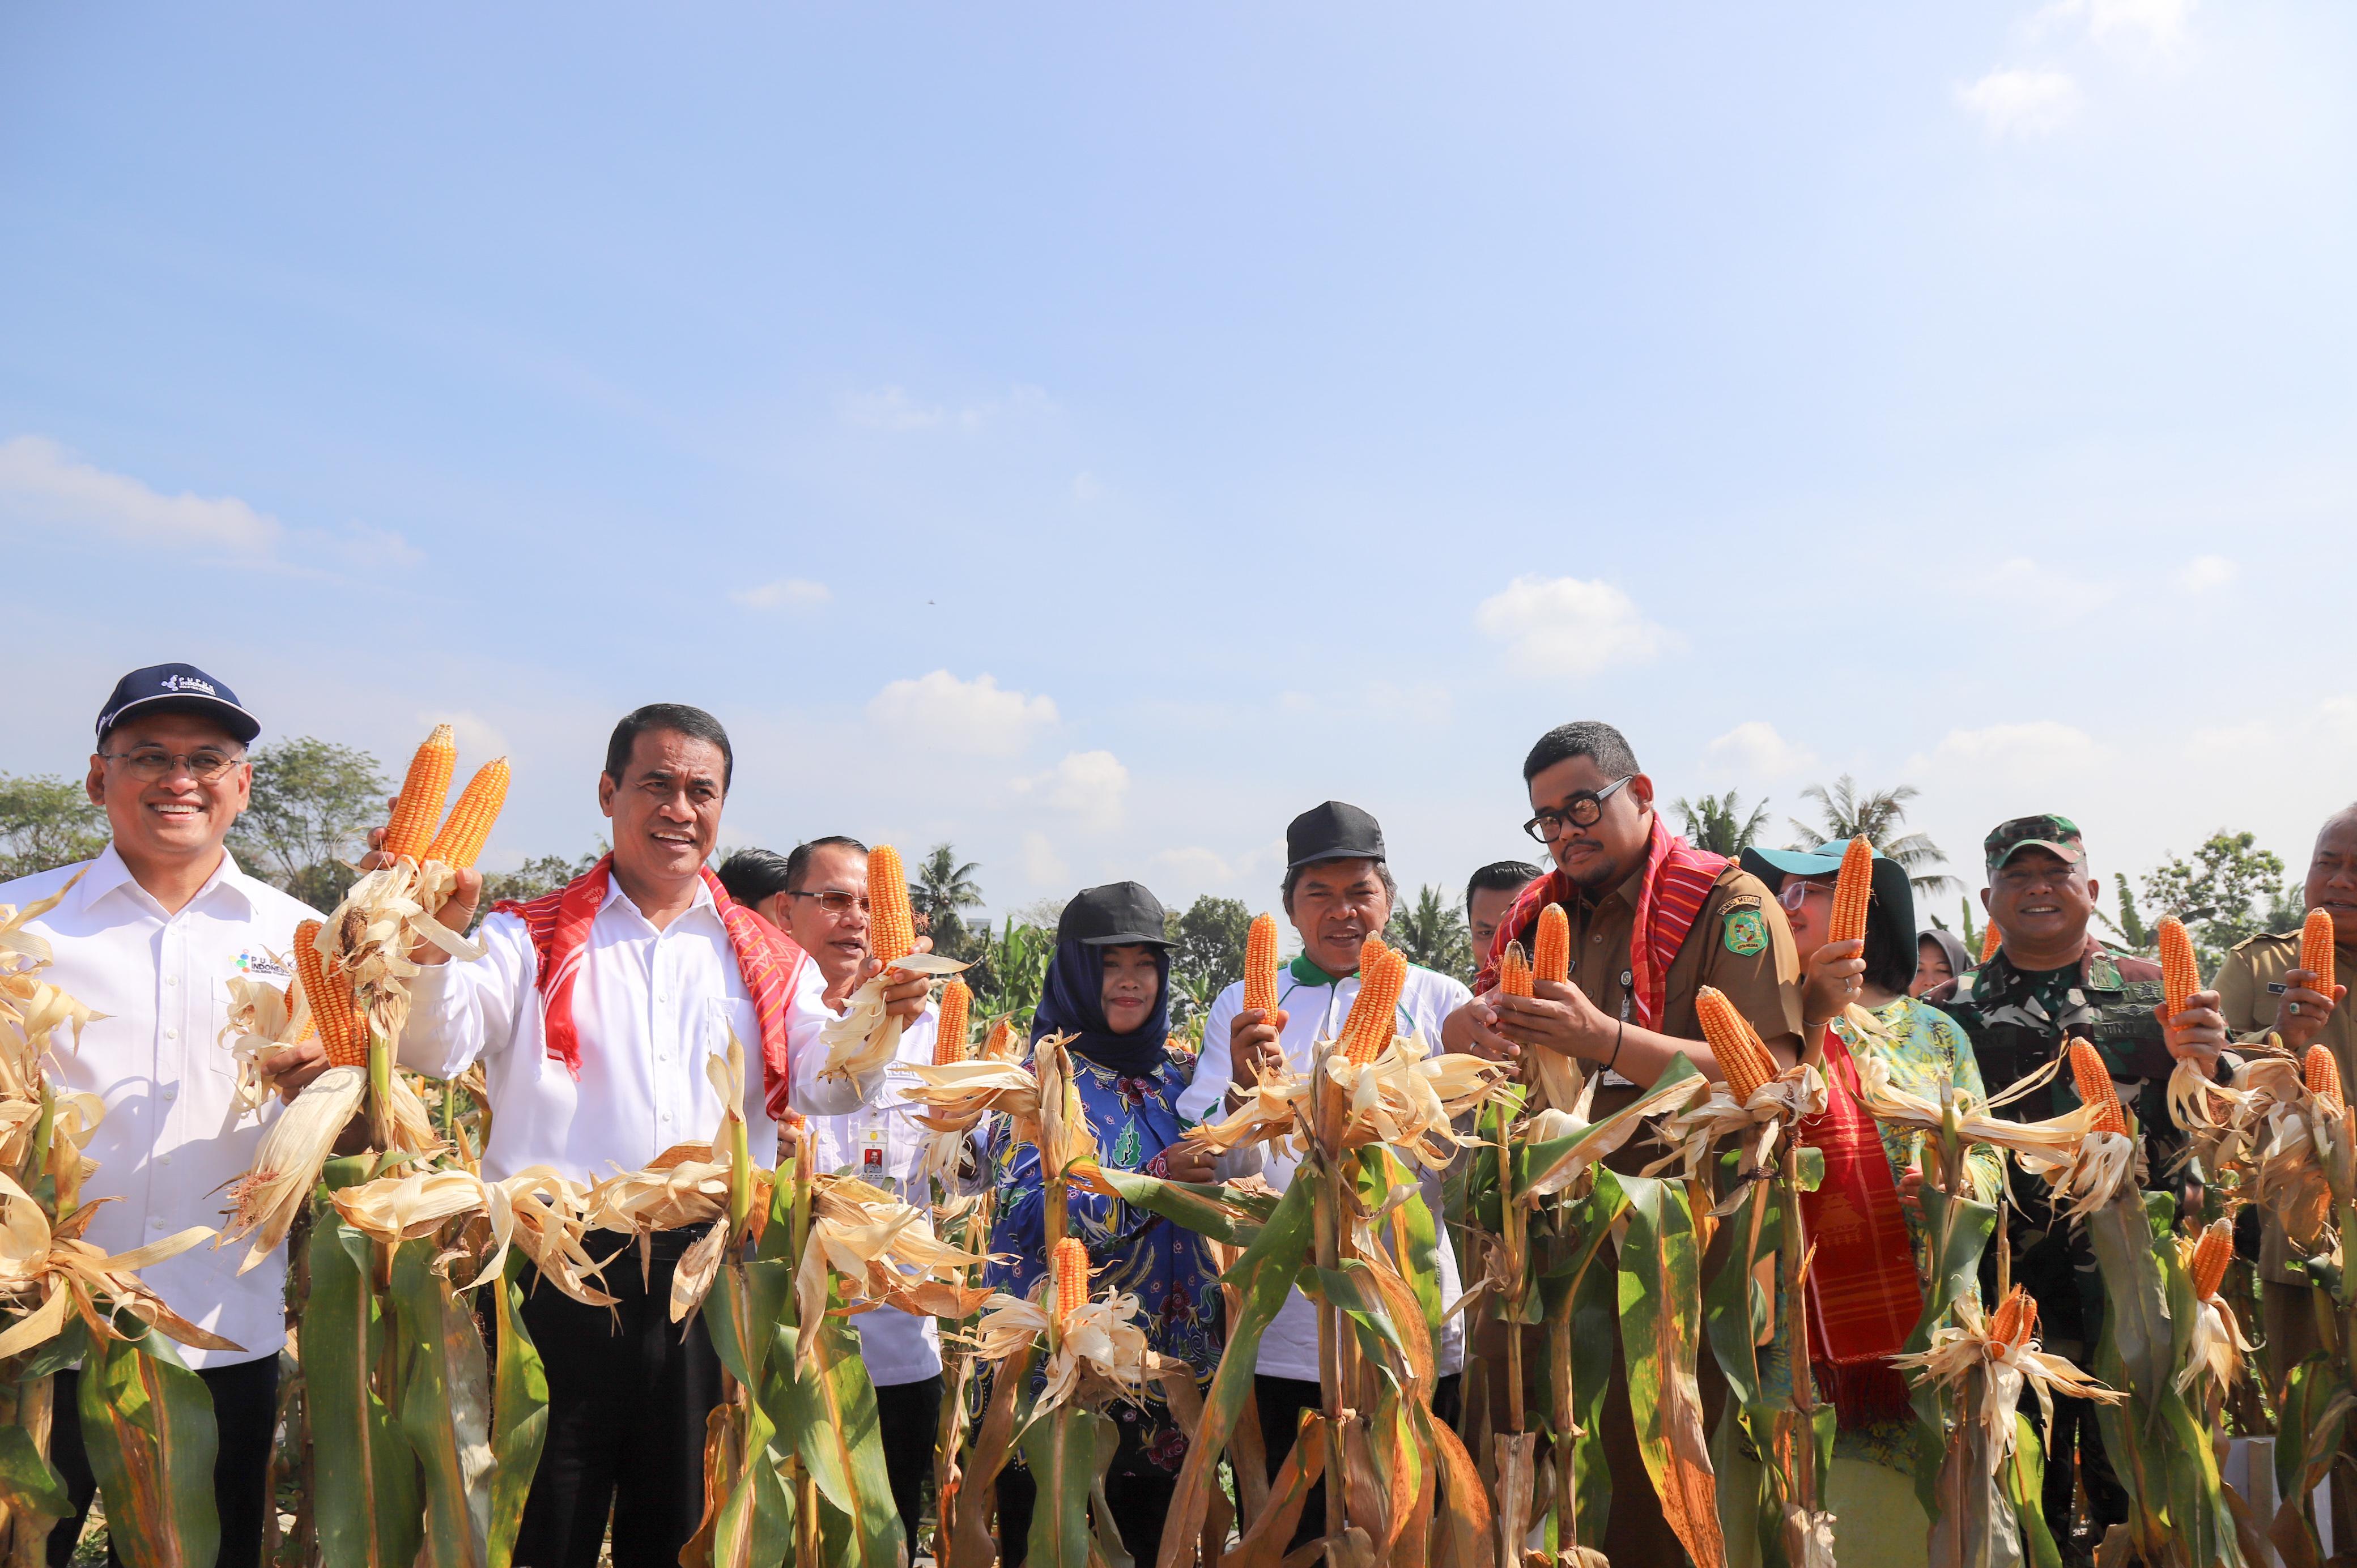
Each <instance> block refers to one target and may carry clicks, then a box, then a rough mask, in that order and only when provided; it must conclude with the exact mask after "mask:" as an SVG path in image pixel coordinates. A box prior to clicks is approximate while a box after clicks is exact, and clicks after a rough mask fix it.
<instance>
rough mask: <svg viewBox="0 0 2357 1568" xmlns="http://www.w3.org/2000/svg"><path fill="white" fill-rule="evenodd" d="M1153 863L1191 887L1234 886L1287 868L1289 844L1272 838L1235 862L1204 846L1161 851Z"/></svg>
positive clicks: (1236, 858) (1240, 856)
mask: <svg viewBox="0 0 2357 1568" xmlns="http://www.w3.org/2000/svg"><path fill="white" fill-rule="evenodd" d="M1153 864H1154V865H1157V866H1158V867H1161V868H1163V869H1165V870H1167V871H1168V872H1169V873H1170V874H1171V875H1172V876H1173V877H1174V878H1176V879H1178V880H1179V881H1180V882H1183V883H1185V884H1187V885H1188V886H1198V887H1232V886H1236V885H1237V884H1238V883H1240V882H1243V881H1244V880H1246V879H1248V878H1252V877H1270V874H1272V873H1274V872H1275V870H1276V869H1277V868H1279V867H1281V866H1283V865H1285V841H1284V840H1283V839H1281V838H1278V839H1271V840H1269V841H1268V843H1265V844H1260V845H1257V846H1255V847H1254V848H1252V849H1248V850H1245V851H1244V852H1243V854H1239V855H1236V856H1235V857H1234V858H1232V859H1231V858H1230V857H1229V856H1227V855H1224V854H1221V853H1220V852H1219V851H1218V850H1215V849H1209V848H1206V847H1204V846H1203V845H1201V844H1189V845H1187V846H1185V847H1184V848H1181V849H1164V850H1157V851H1155V853H1154V857H1153ZM1270 879H1272V880H1273V877H1270Z"/></svg>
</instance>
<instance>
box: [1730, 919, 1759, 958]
mask: <svg viewBox="0 0 2357 1568" xmlns="http://www.w3.org/2000/svg"><path fill="white" fill-rule="evenodd" d="M1722 940H1724V941H1725V942H1726V943H1727V951H1729V952H1731V953H1733V954H1735V955H1736V956H1737V957H1738V958H1749V957H1750V956H1751V955H1752V954H1753V953H1759V952H1766V951H1767V950H1768V927H1767V925H1766V924H1765V923H1764V922H1763V921H1762V920H1761V919H1760V911H1759V910H1758V909H1729V910H1728V911H1727V924H1726V928H1725V931H1724V934H1723V937H1722Z"/></svg>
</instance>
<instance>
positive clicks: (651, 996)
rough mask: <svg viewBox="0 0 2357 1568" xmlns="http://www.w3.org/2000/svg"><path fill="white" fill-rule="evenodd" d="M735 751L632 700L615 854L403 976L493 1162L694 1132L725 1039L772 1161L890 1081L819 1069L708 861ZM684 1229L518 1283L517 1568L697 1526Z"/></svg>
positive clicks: (813, 967) (707, 1375)
mask: <svg viewBox="0 0 2357 1568" xmlns="http://www.w3.org/2000/svg"><path fill="white" fill-rule="evenodd" d="M731 765H732V757H731V752H730V747H729V744H728V736H727V733H726V731H725V730H723V729H722V728H721V726H720V724H719V722H718V721H717V720H716V719H714V718H713V717H712V715H711V714H707V713H705V712H704V711H703V710H702V709H699V708H693V707H688V706H685V705H684V704H681V703H654V704H651V705H650V706H647V707H643V708H640V709H638V710H637V711H635V712H633V713H631V714H629V715H628V716H627V717H625V718H624V719H623V720H622V721H621V723H620V724H619V725H616V726H615V728H614V733H613V736H612V738H611V739H610V740H609V742H608V746H607V752H606V766H605V768H604V770H603V771H602V772H601V773H600V774H599V776H598V779H597V802H598V807H599V809H600V810H601V811H603V812H604V813H605V815H606V816H607V817H608V818H609V819H610V820H611V822H612V824H613V827H612V841H613V845H614V848H613V852H612V853H611V854H609V855H608V856H607V857H606V858H605V859H604V860H602V861H600V862H599V863H598V864H597V866H596V867H595V868H593V869H592V870H591V871H590V872H589V874H588V875H586V876H583V877H581V878H580V879H578V880H577V881H576V882H574V883H573V884H571V885H570V886H566V887H565V888H564V889H562V890H561V891H559V892H556V893H553V894H550V895H548V896H547V897H544V898H538V899H534V900H533V901H532V902H531V903H529V904H522V905H516V904H503V905H501V906H500V908H498V909H497V910H495V911H494V912H493V913H492V914H491V916H490V918H488V919H486V920H485V921H484V923H483V928H482V929H481V931H480V932H479V933H478V936H479V940H481V942H482V944H483V946H484V947H485V948H486V950H487V951H486V954H485V956H484V957H483V958H482V959H481V960H479V961H476V962H472V963H450V962H448V961H447V954H445V953H443V952H442V951H441V950H439V949H436V948H432V947H421V948H420V949H419V950H417V951H416V952H415V953H414V955H413V956H414V957H415V958H416V959H417V960H418V961H419V962H420V964H421V965H422V968H421V971H420V972H419V973H418V974H417V976H416V977H415V978H414V979H413V980H412V981H411V983H410V999H411V1012H410V1016H409V1025H408V1028H407V1030H406V1031H405V1032H404V1035H403V1036H402V1041H401V1059H402V1064H403V1065H404V1066H405V1067H408V1068H411V1069H414V1070H417V1071H420V1072H424V1073H426V1074H429V1075H431V1076H434V1077H437V1078H447V1077H451V1076H455V1075H456V1074H458V1073H461V1072H464V1071H465V1070H466V1069H468V1067H470V1066H472V1065H473V1064H474V1063H475V1062H477V1061H481V1062H482V1063H483V1064H484V1065H485V1067H486V1069H487V1072H488V1079H489V1084H490V1109H491V1136H490V1144H489V1145H488V1146H487V1147H486V1148H485V1150H484V1152H483V1175H484V1176H487V1177H490V1178H491V1179H494V1180H497V1179H500V1178H503V1177H506V1176H512V1175H514V1174H515V1173H516V1172H518V1171H520V1170H523V1169H525V1168H528V1167H530V1166H533V1165H545V1166H549V1167H551V1168H553V1169H554V1170H556V1171H557V1172H559V1173H560V1174H562V1175H563V1176H566V1177H568V1178H569V1179H572V1180H575V1181H579V1182H584V1183H587V1182H589V1181H592V1180H595V1179H597V1177H600V1176H610V1175H612V1174H614V1173H615V1172H616V1171H618V1170H638V1169H641V1168H643V1167H645V1166H647V1165H651V1163H653V1161H654V1160H655V1158H656V1156H658V1155H661V1154H662V1152H663V1151H664V1150H666V1149H668V1148H670V1147H672V1146H673V1145H674V1144H684V1143H692V1142H695V1141H697V1140H700V1139H704V1138H707V1137H709V1136H710V1135H711V1130H712V1128H713V1126H714V1125H715V1124H716V1122H718V1120H719V1118H720V1112H721V1101H720V1096H719V1094H718V1092H717V1091H716V1089H715V1088H714V1086H713V1083H712V1080H711V1077H710V1075H709V1073H708V1071H707V1068H706V1058H709V1057H713V1056H725V1055H726V1051H727V1047H728V1044H729V1041H730V1039H731V1037H732V1036H733V1037H734V1038H735V1039H736V1040H737V1041H738V1042H740V1043H741V1044H742V1045H743V1046H744V1047H746V1054H747V1056H748V1058H754V1059H757V1060H759V1063H760V1064H761V1067H760V1070H759V1072H756V1073H752V1074H748V1079H749V1081H748V1083H747V1085H746V1090H745V1097H744V1104H743V1106H742V1111H743V1114H744V1117H745V1120H746V1122H747V1123H748V1129H749V1143H750V1146H751V1149H752V1152H753V1157H754V1158H755V1159H757V1160H759V1162H761V1163H762V1164H764V1165H769V1164H772V1163H774V1162H775V1160H776V1157H777V1156H776V1151H777V1146H778V1134H777V1119H778V1118H779V1117H780V1116H781V1115H782V1114H783V1113H784V1112H786V1111H787V1109H788V1108H789V1106H791V1108H792V1109H793V1110H795V1111H798V1112H803V1113H805V1114H811V1115H834V1114H840V1113H842V1112H848V1111H852V1110H854V1109H856V1107H858V1106H859V1105H861V1104H863V1103H866V1102H868V1101H874V1100H876V1099H877V1098H879V1097H880V1096H881V1094H882V1092H883V1089H884V1073H883V1071H882V1069H877V1070H876V1071H874V1072H872V1073H869V1074H868V1075H867V1076H866V1078H864V1079H852V1078H838V1079H832V1080H830V1079H824V1078H823V1077H822V1076H821V1069H823V1067H824V1065H825V1058H826V1053H825V1051H824V1050H823V1048H821V1047H820V1045H819V1039H818V1036H819V1032H820V1030H821V1029H822V1028H823V1026H824V1025H825V1023H826V1021H827V1020H828V1019H829V1018H830V1017H832V1016H833V1015H832V1014H831V1013H830V1012H829V1011H828V1009H827V1007H826V1004H825V1001H824V994H825V992H826V989H827V983H826V978H825V975H824V973H823V970H822V969H821V968H820V966H819V965H817V964H813V963H810V962H806V961H805V960H804V955H803V953H802V950H801V949H799V948H797V947H795V946H794V945H793V944H792V943H791V941H789V940H786V939H785V938H784V937H783V935H782V934H780V932H779V931H778V930H776V929H775V928H773V927H771V926H770V925H769V924H767V923H766V922H764V921H763V920H761V919H760V918H759V917H758V916H756V915H754V914H752V913H751V912H750V911H748V910H745V909H741V908H737V905H736V904H735V902H734V901H733V900H732V899H730V898H729V897H728V895H727V893H726V889H725V888H723V887H722V886H721V885H720V883H719V881H718V879H717V878H716V877H714V876H713V875H712V874H711V873H710V872H709V871H708V870H706V869H705V860H706V859H707V858H708V857H709V856H710V854H711V853H712V850H713V846H714V844H715V843H716V842H717V840H718V837H719V832H720V815H721V809H722V806H723V805H724V803H725V802H726V798H727V791H728V785H729V779H730V772H731ZM398 810H399V807H398V803H396V811H398ZM481 891H482V878H481V876H480V875H479V874H478V873H475V872H472V871H468V872H462V873H460V875H459V877H458V882H457V890H456V892H455V894H454V896H453V897H452V898H451V900H450V901H449V902H448V903H447V904H446V905H445V906H444V907H443V908H442V909H441V910H440V912H439V918H440V919H441V920H442V922H443V923H444V924H445V925H447V926H448V927H450V928H451V929H454V930H464V929H466V928H467V927H468V925H469V924H470V923H471V922H472V921H473V919H474V915H475V905H476V901H477V900H478V899H479V897H480V896H481ZM862 967H863V969H865V970H866V971H867V972H874V970H875V968H876V965H875V964H874V961H872V960H871V961H868V963H866V965H863V966H862ZM862 978H863V979H864V978H866V975H865V974H863V975H862ZM926 993H927V985H926V983H925V982H924V981H922V980H921V979H919V980H912V981H908V982H905V983H899V984H895V985H893V986H891V987H889V988H888V989H887V990H886V992H885V999H886V1003H887V1006H888V1012H889V1013H890V1015H893V1016H895V1017H898V1018H899V1019H901V1020H903V1021H904V1022H905V1021H909V1020H914V1019H915V1018H917V1017H918V1016H919V1015H921V1014H922V1012H923V1010H924V1006H925V1000H926ZM316 1070H317V1069H316V1068H314V1067H312V1066H311V1065H310V1064H308V1063H306V1064H304V1065H303V1066H302V1067H301V1068H300V1069H296V1070H295V1071H292V1072H289V1071H287V1070H285V1068H284V1067H283V1066H282V1067H281V1068H280V1070H279V1074H278V1076H279V1079H280V1081H281V1082H282V1084H285V1085H286V1086H287V1087H299V1085H300V1081H301V1079H302V1077H303V1076H305V1074H306V1073H313V1072H316ZM699 1229H700V1228H699ZM696 1234H697V1231H694V1230H673V1231H663V1232H660V1233H658V1234H657V1235H655V1236H654V1237H653V1238H652V1241H651V1249H650V1254H649V1255H650V1266H649V1268H648V1269H647V1271H646V1272H644V1273H642V1272H641V1270H640V1269H639V1268H636V1267H627V1266H625V1267H616V1268H612V1269H609V1270H608V1271H607V1274H606V1278H605V1282H604V1283H605V1287H606V1289H607V1290H608V1291H609V1292H611V1293H612V1294H615V1295H617V1296H619V1298H620V1300H619V1304H618V1305H616V1306H613V1307H610V1308H605V1307H588V1306H585V1305H581V1304H580V1303H578V1302H575V1301H573V1300H571V1299H570V1298H568V1297H566V1296H565V1295H563V1294H560V1293H558V1292H556V1291H553V1290H542V1291H528V1292H527V1294H526V1296H525V1305H524V1308H523V1314H524V1320H525V1323H526V1325H527V1326H529V1328H530V1329H531V1331H532V1335H533V1339H534V1340H535V1342H537V1344H538V1345H539V1347H540V1351H541V1355H542V1358H543V1360H544V1363H545V1366H546V1369H547V1376H548V1426H547V1441H546V1444H545V1446H544V1448H543V1450H542V1453H541V1458H540V1466H539V1468H538V1469H537V1470H536V1471H535V1472H534V1473H533V1485H532V1492H531V1496H530V1498H529V1499H528V1501H527V1502H526V1504H525V1507H524V1516H523V1522H522V1528H521V1530H519V1532H518V1535H517V1538H516V1550H515V1561H516V1563H518V1564H520V1565H522V1568H595V1565H596V1564H597V1563H598V1561H599V1552H600V1549H601V1547H603V1546H604V1544H605V1537H606V1524H607V1520H608V1517H609V1516H610V1518H611V1519H612V1520H613V1524H614V1535H613V1542H612V1552H611V1560H612V1562H613V1563H614V1564H615V1565H616V1568H672V1565H673V1564H674V1563H677V1561H678V1558H679V1552H680V1549H681V1548H682V1547H683V1546H684V1545H685V1544H686V1542H687V1541H688V1539H689V1537H690V1536H692V1535H693V1534H694V1531H695V1527H696V1524H697V1521H698V1520H699V1518H700V1515H701V1511H702V1505H703V1496H704V1473H703V1463H704V1445H705V1416H706V1414H707V1413H708V1412H710V1411H711V1410H712V1408H713V1407H714V1406H715V1405H716V1404H717V1403H718V1402H719V1400H720V1398H721V1390H722V1380H721V1368H720V1363H719V1359H718V1358H717V1356H716V1354H715V1353H714V1351H713V1348H712V1344H711V1340H710V1338H709V1337H708V1335H707V1334H706V1331H705V1327H704V1324H703V1319H702V1318H701V1317H700V1316H699V1317H696V1318H694V1319H692V1320H691V1321H690V1322H689V1323H688V1324H687V1325H686V1326H685V1330H684V1332H682V1331H681V1329H679V1328H678V1327H676V1326H673V1324H672V1323H671V1322H670V1315H669V1311H668V1302H669V1297H670V1294H671V1282H672V1275H673V1270H674V1268H675V1266H676V1265H677V1263H678V1262H679V1259H680V1257H681V1256H682V1255H683V1253H684V1252H685V1251H686V1250H687V1248H688V1247H689V1245H690V1244H691V1243H692V1242H693V1241H694V1240H695V1235H696ZM595 1240H604V1241H605V1242H606V1243H607V1244H606V1245H604V1246H593V1248H592V1251H595V1252H597V1254H598V1255H600V1256H604V1255H607V1254H609V1253H617V1252H619V1251H622V1249H623V1246H624V1244H625V1239H624V1238H622V1237H620V1236H611V1237H603V1238H597V1239H595Z"/></svg>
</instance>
